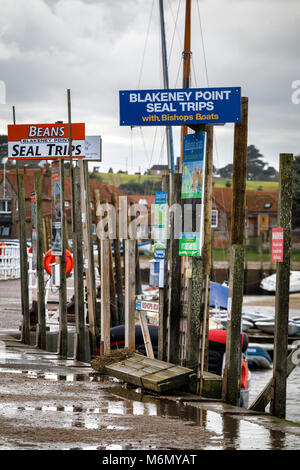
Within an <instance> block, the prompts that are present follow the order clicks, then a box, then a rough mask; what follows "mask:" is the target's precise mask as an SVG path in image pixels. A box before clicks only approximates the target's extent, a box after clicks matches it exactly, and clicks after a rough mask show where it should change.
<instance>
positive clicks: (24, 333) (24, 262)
mask: <svg viewBox="0 0 300 470" xmlns="http://www.w3.org/2000/svg"><path fill="white" fill-rule="evenodd" d="M12 113H13V124H16V111H15V107H14V106H13V107H12ZM16 176H17V186H18V212H19V214H18V215H19V240H20V268H21V269H20V271H21V278H20V281H21V304H22V329H21V341H22V343H25V344H30V315H29V291H28V256H27V243H26V239H27V237H26V206H25V190H24V175H20V174H19V162H18V160H17V161H16Z"/></svg>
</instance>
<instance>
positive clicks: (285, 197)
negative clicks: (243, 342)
mask: <svg viewBox="0 0 300 470" xmlns="http://www.w3.org/2000/svg"><path fill="white" fill-rule="evenodd" d="M292 164H293V154H286V153H281V154H280V171H279V174H280V178H279V181H280V183H279V214H278V223H279V227H282V228H283V262H278V263H277V269H276V299H275V332H274V361H273V390H272V399H271V406H270V411H271V414H272V415H274V416H277V417H278V418H285V413H286V378H287V356H288V322H289V290H290V258H291V221H292V199H293V170H292Z"/></svg>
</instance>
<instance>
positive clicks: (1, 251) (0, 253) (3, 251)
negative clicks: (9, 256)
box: [0, 242, 6, 256]
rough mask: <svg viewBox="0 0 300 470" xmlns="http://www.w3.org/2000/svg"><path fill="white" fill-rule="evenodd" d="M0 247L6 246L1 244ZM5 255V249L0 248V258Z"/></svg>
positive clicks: (3, 243)
mask: <svg viewBox="0 0 300 470" xmlns="http://www.w3.org/2000/svg"><path fill="white" fill-rule="evenodd" d="M0 246H6V243H5V242H1V243H0ZM2 255H5V248H0V256H2Z"/></svg>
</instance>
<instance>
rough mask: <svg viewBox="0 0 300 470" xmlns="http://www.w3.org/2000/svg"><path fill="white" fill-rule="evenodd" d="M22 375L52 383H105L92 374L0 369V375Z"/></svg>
mask: <svg viewBox="0 0 300 470" xmlns="http://www.w3.org/2000/svg"><path fill="white" fill-rule="evenodd" d="M1 373H4V374H24V375H26V376H27V377H29V378H34V379H45V380H53V381H65V382H105V381H107V379H105V378H104V377H103V376H100V375H95V374H94V373H88V374H76V373H73V374H67V375H65V374H55V373H53V372H40V371H35V370H22V369H10V368H8V367H0V374H1Z"/></svg>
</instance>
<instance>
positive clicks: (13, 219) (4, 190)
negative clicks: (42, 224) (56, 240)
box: [0, 169, 130, 240]
mask: <svg viewBox="0 0 300 470" xmlns="http://www.w3.org/2000/svg"><path fill="white" fill-rule="evenodd" d="M36 171H41V170H40V169H26V170H25V173H23V171H22V170H21V173H22V174H24V191H25V208H26V222H27V224H26V233H27V238H28V239H29V238H31V232H32V225H31V194H32V193H33V191H34V173H35V172H36ZM42 175H43V177H42V211H43V217H44V218H51V172H50V171H47V170H42ZM3 176H4V175H3V171H0V239H2V240H5V239H17V238H18V196H17V194H18V186H17V175H16V170H15V169H9V170H7V171H6V178H5V182H4V177H3ZM94 189H99V190H100V202H101V203H103V202H111V194H112V193H113V192H114V193H116V194H117V195H118V196H126V193H125V192H124V191H121V190H120V189H118V188H116V187H114V186H112V185H108V184H101V183H99V181H98V180H97V179H90V200H91V208H92V214H93V222H94V223H95V217H94V204H93V197H94ZM129 199H130V197H129ZM65 209H66V219H67V222H68V229H69V233H71V186H70V179H69V178H68V177H67V176H66V177H65Z"/></svg>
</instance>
